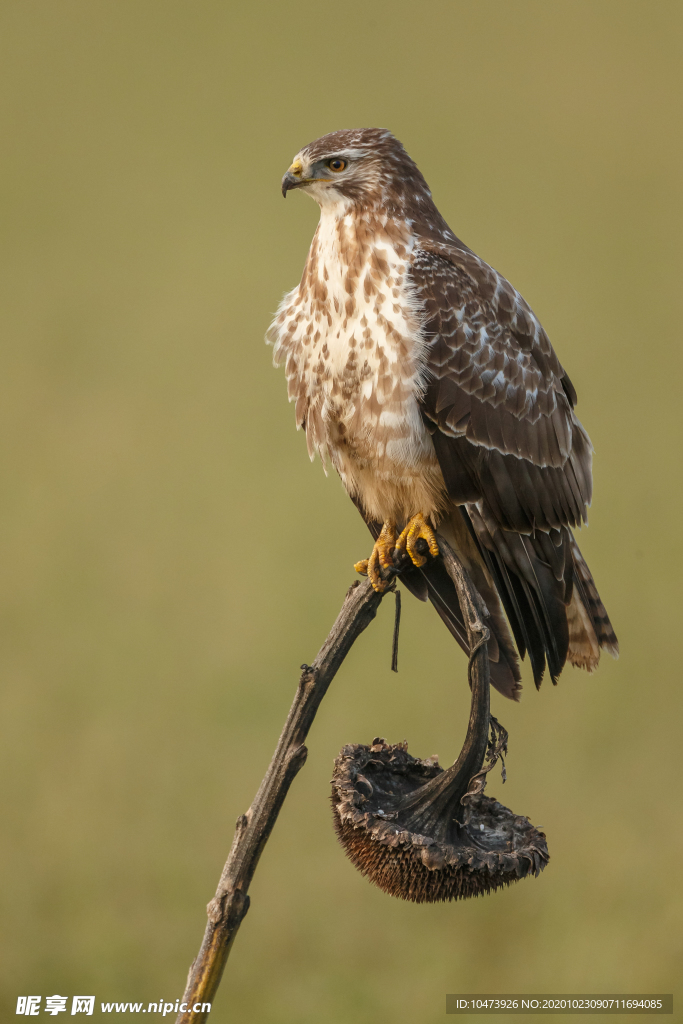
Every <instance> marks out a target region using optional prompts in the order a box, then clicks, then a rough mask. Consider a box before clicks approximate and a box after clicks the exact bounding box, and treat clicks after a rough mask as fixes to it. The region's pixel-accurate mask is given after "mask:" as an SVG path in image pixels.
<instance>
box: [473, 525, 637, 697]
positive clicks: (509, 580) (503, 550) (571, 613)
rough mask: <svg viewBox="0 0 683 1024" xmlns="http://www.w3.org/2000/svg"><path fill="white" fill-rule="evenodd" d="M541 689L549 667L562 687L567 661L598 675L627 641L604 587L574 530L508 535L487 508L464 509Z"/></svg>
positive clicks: (552, 676) (519, 646)
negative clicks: (603, 660) (620, 638)
mask: <svg viewBox="0 0 683 1024" xmlns="http://www.w3.org/2000/svg"><path fill="white" fill-rule="evenodd" d="M460 512H461V515H462V517H463V519H464V521H465V523H466V525H467V527H468V530H469V533H470V536H471V537H472V538H473V539H474V540H475V541H476V543H477V545H478V548H479V551H480V552H481V556H482V558H483V560H484V563H485V565H486V568H487V570H488V572H489V575H490V577H491V579H492V580H493V582H494V583H495V586H496V590H497V591H498V594H499V596H500V600H501V602H502V605H503V607H504V608H505V613H506V615H507V618H508V621H509V623H510V626H511V627H512V631H513V633H514V636H515V640H516V643H517V648H518V650H519V653H520V655H521V657H522V658H523V657H524V655H525V653H526V652H528V653H529V661H530V662H531V668H532V672H533V675H534V682H535V683H536V687H537V688H538V687H539V686H540V685H541V681H542V679H543V675H544V673H545V667H546V664H547V666H548V669H549V671H550V676H551V678H552V681H553V683H556V682H557V680H558V678H559V675H560V673H561V672H562V669H563V668H564V665H565V663H566V662H567V661H569V663H570V664H571V665H576V666H578V667H579V668H584V669H586V670H587V671H589V672H593V671H595V669H596V668H597V666H598V662H599V660H600V651H601V650H602V649H604V650H606V651H607V652H608V653H609V654H611V655H612V656H613V657H615V658H616V657H618V655H619V644H618V642H617V638H616V636H615V633H614V630H613V628H612V624H611V622H610V620H609V616H608V615H607V611H606V610H605V606H604V605H603V603H602V601H601V600H600V595H599V594H598V591H597V587H596V586H595V582H594V580H593V577H592V575H591V573H590V570H589V568H588V566H587V565H586V563H585V561H584V559H583V556H582V554H581V552H580V551H579V547H578V544H577V543H576V541H575V539H574V536H573V534H572V532H571V530H570V529H569V528H568V527H563V528H562V529H556V530H551V531H550V532H549V533H544V532H542V531H540V530H539V531H536V533H535V534H533V535H530V536H526V535H523V534H518V533H511V532H509V531H507V530H501V529H500V527H499V526H498V525H497V523H496V522H495V521H494V520H493V518H492V517H490V516H489V515H487V511H486V508H485V506H482V507H476V506H474V505H468V506H466V507H465V506H461V507H460Z"/></svg>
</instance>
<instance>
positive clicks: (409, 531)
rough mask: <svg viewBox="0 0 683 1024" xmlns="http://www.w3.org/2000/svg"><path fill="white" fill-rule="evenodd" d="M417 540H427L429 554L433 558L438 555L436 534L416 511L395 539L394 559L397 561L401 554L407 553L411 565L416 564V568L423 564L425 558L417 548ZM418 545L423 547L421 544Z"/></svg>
mask: <svg viewBox="0 0 683 1024" xmlns="http://www.w3.org/2000/svg"><path fill="white" fill-rule="evenodd" d="M419 540H424V541H426V542H427V547H428V548H429V554H430V555H432V556H433V557H434V558H436V557H437V556H438V554H439V545H438V544H437V542H436V535H435V533H434V531H433V530H432V528H431V526H430V525H429V523H428V522H427V520H426V519H425V517H424V516H423V515H422V513H421V512H418V513H417V515H416V516H413V517H412V518H411V519H410V520H409V522H408V525H407V526H406V528H405V529H404V530H403V532H402V534H401V536H400V537H399V538H398V540H397V541H396V549H395V551H394V559H395V560H396V561H397V562H398V561H399V559H400V558H401V556H402V555H404V554H406V553H407V554H408V555H409V557H410V560H411V562H412V563H413V565H416V566H417V567H418V568H419V567H420V566H421V565H424V564H425V563H426V561H427V559H426V558H425V556H424V554H421V553H420V551H419V550H418V548H417V542H418V541H419ZM420 547H421V548H423V549H424V545H423V544H421V545H420ZM425 550H426V549H425Z"/></svg>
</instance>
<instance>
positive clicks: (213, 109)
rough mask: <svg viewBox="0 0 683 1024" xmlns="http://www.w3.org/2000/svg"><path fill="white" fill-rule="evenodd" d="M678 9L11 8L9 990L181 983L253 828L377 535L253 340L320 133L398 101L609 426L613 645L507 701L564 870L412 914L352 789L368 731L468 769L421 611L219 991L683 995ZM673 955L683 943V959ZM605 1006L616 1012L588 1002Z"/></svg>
mask: <svg viewBox="0 0 683 1024" xmlns="http://www.w3.org/2000/svg"><path fill="white" fill-rule="evenodd" d="M682 13H683V9H682V8H681V5H680V3H678V2H668V0H658V2H656V3H652V2H646V0H642V2H633V0H553V2H551V3H549V2H547V0H509V2H504V0H496V2H494V0H483V2H477V3H474V2H463V0H453V2H448V3H445V2H431V0H428V2H425V3H422V4H415V3H408V2H406V0H400V2H396V0H394V2H392V3H380V2H372V3H361V2H358V0H350V2H346V3H344V4H333V3H329V2H323V3H318V4H316V5H312V4H311V3H309V2H306V3H305V2H302V0H292V2H290V3H286V4H272V3H263V2H253V0H252V2H251V3H250V4H249V5H246V6H245V5H241V4H240V5H238V4H236V3H234V2H232V3H226V2H220V0H195V2H192V3H190V2H179V0H163V2H162V0H116V2H112V0H110V2H105V0H59V2H58V3H55V0H13V2H12V0H4V2H3V3H2V4H1V6H0V76H1V78H2V137H3V147H2V148H3V154H2V175H3V184H2V190H1V204H2V243H1V245H2V274H1V276H0V290H1V292H2V297H1V302H0V308H1V311H2V312H1V314H0V315H1V322H2V328H1V330H2V357H1V358H2V374H1V376H2V385H1V388H2V402H1V411H0V415H1V417H2V429H1V430H0V436H1V438H2V441H1V448H2V471H1V479H2V491H3V498H2V502H1V503H0V565H1V566H2V573H1V578H2V582H1V584H0V610H1V623H2V639H1V642H0V651H1V659H2V700H1V713H0V721H1V729H2V740H1V743H0V763H1V766H2V780H1V792H2V822H3V828H2V833H3V835H2V840H1V854H0V906H1V920H2V925H1V940H0V977H1V980H2V988H3V990H4V994H5V995H4V998H5V1000H6V1003H5V1005H6V1011H4V1012H5V1013H6V1014H7V1019H9V1018H10V1017H11V1019H15V1018H14V1007H15V1001H16V997H17V995H20V994H32V993H42V994H43V995H49V994H52V993H54V992H57V993H60V994H66V995H73V994H90V993H95V994H96V995H97V998H98V1001H100V1000H121V1001H128V1000H143V1001H148V1000H155V999H159V998H164V999H169V1000H170V999H171V998H172V999H175V998H176V997H177V996H179V995H180V993H181V991H182V989H183V985H184V981H185V976H186V972H187V969H188V966H189V964H190V961H191V960H192V958H193V956H194V955H195V953H196V950H197V948H198V945H199V942H200V939H201V935H202V931H203V928H204V922H205V916H204V907H205V904H206V903H207V901H208V900H209V899H210V898H211V896H212V894H213V891H214V888H215V885H216V882H217V879H218V876H219V873H220V870H221V867H222V865H223V861H224V859H225V856H226V854H227V851H228V848H229V845H230V841H231V837H232V832H233V825H234V821H235V818H236V817H237V815H238V814H240V813H241V812H242V811H244V810H245V809H246V807H247V806H248V804H249V803H250V801H251V799H252V797H253V795H254V793H255V791H256V788H257V786H258V784H259V781H260V779H261V777H262V775H263V772H264V770H265V767H266V765H267V763H268V760H269V757H270V754H271V752H272V750H273V748H274V745H275V742H276V740H277V737H278V734H279V730H280V727H281V724H282V722H283V719H284V717H285V714H286V712H287V709H288V707H289V703H290V700H291V698H292V695H293V692H294V689H295V685H296V680H297V677H298V666H299V664H300V663H301V662H303V661H310V660H312V658H313V657H314V655H315V652H316V650H317V649H318V646H319V644H320V643H321V641H322V640H323V638H324V636H325V634H326V633H327V630H328V628H329V626H330V625H331V623H332V621H333V619H334V617H335V615H336V612H337V609H338V607H339V605H340V602H341V599H342V597H343V595H344V592H345V590H346V588H347V587H348V585H349V583H350V582H351V581H352V579H353V578H354V575H353V571H352V562H353V561H354V560H356V559H357V558H360V557H362V556H364V555H366V554H367V552H368V550H369V535H368V534H367V531H366V529H365V527H364V525H363V523H362V522H361V520H360V518H359V516H358V514H357V512H356V511H355V509H354V508H353V506H352V505H351V503H350V502H349V500H348V498H347V497H346V496H345V494H344V493H343V490H342V488H341V485H340V484H339V482H338V480H337V479H336V478H332V477H330V478H328V479H326V478H325V477H324V475H323V473H322V471H321V469H320V465H319V463H317V464H316V465H314V466H311V465H310V464H309V462H308V458H307V456H306V450H305V442H304V438H303V436H302V435H301V434H296V432H295V429H294V421H293V420H294V418H293V410H292V408H291V407H289V406H288V404H287V400H286V391H285V382H284V377H283V374H282V373H281V372H275V371H274V370H273V369H272V368H271V352H270V350H269V349H267V348H266V347H265V345H264V344H263V335H264V332H265V330H266V327H267V326H268V323H269V321H270V318H271V316H272V313H273V311H274V310H275V308H276V306H277V304H278V301H279V299H280V297H281V295H282V293H283V292H284V291H285V290H288V289H289V288H291V287H293V286H294V285H295V284H296V282H297V281H298V279H299V275H300V272H301V268H302V266H303V262H304V259H305V255H306V252H307V249H308V245H309V242H310V238H311V235H312V233H313V230H314V226H315V222H316V215H317V208H316V207H315V206H314V204H313V203H311V202H310V201H308V200H307V199H306V198H304V197H303V196H300V195H296V194H295V195H292V196H290V198H289V201H288V202H287V203H284V202H283V201H282V197H281V195H280V191H279V182H280V177H281V175H282V173H283V172H284V170H285V169H286V167H287V166H288V164H289V162H290V160H291V158H292V156H293V155H294V153H295V152H296V151H297V150H298V149H299V148H300V146H302V145H303V144H305V143H307V142H309V141H310V140H312V139H314V138H316V137H317V136H319V135H322V134H324V133H325V132H329V131H332V130H335V129H339V128H347V127H358V126H365V125H380V126H385V127H388V128H390V129H391V130H392V131H393V132H394V133H395V134H396V135H397V136H398V137H399V138H400V139H401V140H402V141H403V142H404V143H405V145H406V147H407V149H408V151H409V152H410V153H411V155H412V156H413V157H414V158H415V160H416V161H417V163H418V164H419V166H420V168H421V169H422V171H423V172H424V174H425V176H426V177H427V180H428V181H429V183H430V185H431V187H432V190H433V192H434V195H435V198H436V201H437V204H438V205H439V207H440V209H441V210H442V212H443V213H444V215H445V216H446V218H447V220H448V221H449V222H450V224H451V226H452V227H453V229H454V230H455V231H456V232H457V233H458V234H459V235H460V236H461V237H462V238H463V239H464V240H465V241H466V242H467V243H468V244H469V245H470V246H472V247H473V248H474V249H475V250H476V251H477V252H478V253H480V254H481V255H482V256H483V257H484V258H485V259H487V260H488V261H489V262H490V263H492V264H493V266H495V267H496V268H498V269H499V270H501V271H502V272H503V273H505V274H506V275H507V276H508V277H509V278H510V279H511V280H512V281H513V283H514V284H515V285H516V286H517V287H518V288H519V289H520V290H521V291H522V293H523V294H524V296H525V297H526V298H527V300H528V301H529V302H530V303H531V305H532V306H533V308H534V310H535V311H536V313H537V314H538V315H539V316H540V318H541V320H542V322H543V324H544V325H545V327H546V328H547V330H548V332H549V334H550V336H551V338H552V339H553V342H554V344H555V346H556V348H557V350H558V352H559V355H560V358H561V360H562V362H563V363H564V365H565V366H566V367H567V369H568V372H569V373H570V375H571V377H572V379H573V381H574V383H575V385H576V387H577V390H578V392H579V414H580V416H581V418H582V420H583V422H584V423H585V424H586V426H587V428H588V430H589V432H590V434H591V437H592V439H593V443H594V445H595V448H596V451H597V454H596V459H595V477H596V488H595V503H594V509H593V511H592V512H591V525H590V528H589V529H588V530H585V529H584V531H583V532H582V534H581V538H580V542H581V547H582V548H583V551H584V553H585V555H586V557H587V560H588V562H589V564H590V566H591V568H592V570H593V572H594V574H595V577H596V579H597V581H598V585H599V588H600V591H601V594H602V596H603V598H604V600H605V603H606V605H607V606H608V608H609V611H610V613H611V615H612V618H613V621H614V624H615V626H616V629H617V632H618V634H619V637H620V640H621V646H622V657H621V660H620V661H618V662H616V663H615V662H612V661H611V660H610V659H609V658H606V659H605V660H604V662H603V664H602V665H601V668H600V671H599V673H598V675H597V676H592V677H590V676H587V675H585V674H583V673H581V672H579V671H576V670H572V669H569V668H568V669H567V670H566V671H565V673H564V675H563V677H562V680H561V683H560V685H559V686H558V687H557V688H556V689H555V688H553V687H552V686H551V685H550V684H549V683H547V682H546V683H545V684H544V686H543V688H542V690H541V692H540V693H536V692H535V691H534V689H533V684H532V683H531V682H530V680H529V677H528V673H527V677H526V678H527V683H526V688H525V693H524V698H523V701H522V703H521V704H520V705H519V706H513V705H512V704H511V703H509V702H507V701H504V699H503V698H501V697H499V696H498V695H497V694H495V693H494V694H493V710H494V713H495V714H497V715H499V716H500V718H501V720H502V721H503V723H504V724H505V725H506V726H507V728H508V729H509V731H510V756H509V760H508V770H509V781H508V783H507V784H506V786H505V789H504V791H501V783H500V777H499V775H498V773H497V772H496V773H495V777H494V778H493V779H492V780H491V782H490V785H489V790H488V792H489V793H490V794H491V795H494V796H498V797H501V798H502V799H504V802H505V803H508V804H509V805H510V806H512V807H513V809H514V810H515V811H516V812H518V813H523V814H527V815H529V817H530V818H531V819H532V821H533V822H534V823H535V824H537V825H539V826H541V827H543V828H544V829H545V830H546V832H547V834H548V840H549V845H550V851H551V857H552V859H551V862H550V865H549V867H548V869H547V870H546V872H545V874H544V875H542V876H541V878H539V879H538V880H532V881H525V882H523V883H520V884H519V885H517V886H515V887H513V888H512V889H510V890H507V891H505V892H501V893H498V894H497V895H494V896H488V897H486V898H485V899H483V900H474V901H471V902H466V903H462V904H450V905H443V906H441V905H440V906H412V905H408V904H403V903H400V902H398V901H394V900H392V899H390V898H389V897H388V896H385V895H384V894H382V893H381V892H380V891H379V890H375V889H374V888H373V887H371V886H370V885H369V883H368V882H366V881H365V880H364V879H363V878H361V877H360V876H359V875H358V874H356V873H355V872H354V870H353V868H352V867H351V865H350V863H349V862H348V861H347V860H346V859H345V857H344V855H343V853H342V851H341V849H340V848H339V847H338V846H337V844H336V840H335V837H334V834H333V830H332V825H331V819H330V809H329V801H328V794H329V784H328V783H329V779H330V774H331V765H332V761H333V758H334V757H335V756H336V754H337V752H338V751H339V749H340V748H341V747H342V746H343V744H345V743H347V742H368V741H369V740H371V739H372V737H373V736H375V735H377V734H379V735H382V736H386V737H387V738H388V739H390V740H391V741H393V742H395V741H398V740H402V739H404V738H407V739H408V740H409V743H410V749H411V751H412V752H413V753H414V754H416V755H418V756H428V755H430V754H433V753H435V752H436V753H438V754H439V755H440V757H441V760H442V763H444V762H446V761H449V760H450V759H452V758H453V757H454V756H455V755H456V753H457V751H458V750H459V746H460V742H461V740H462V738H463V735H464V729H465V723H466V719H467V713H468V710H467V709H468V692H467V687H466V683H465V659H464V657H463V656H462V654H461V653H460V651H459V649H457V647H456V645H455V644H454V643H453V642H452V640H451V639H450V637H449V635H448V634H447V632H446V631H445V629H444V628H443V626H442V624H441V623H440V621H439V620H438V619H437V616H436V615H435V614H434V613H433V611H432V609H431V608H430V607H429V606H423V605H420V604H418V602H415V601H413V600H412V599H411V598H410V597H406V599H405V602H404V620H403V621H404V628H403V636H402V648H401V658H400V669H401V671H400V674H399V675H398V676H395V675H393V674H392V673H391V672H390V671H389V655H390V635H391V627H392V614H391V613H392V609H393V602H388V603H387V604H386V605H385V607H383V608H382V609H381V610H380V614H379V617H378V619H377V621H376V622H375V624H374V625H373V626H372V627H371V629H370V630H369V631H368V632H367V633H365V634H364V635H363V637H362V638H361V639H360V641H359V642H358V644H357V645H356V647H355V649H354V650H353V652H352V653H351V655H350V657H349V658H348V661H347V662H346V664H345V666H344V668H343V670H342V671H341V673H340V675H339V676H338V678H337V680H336V681H335V683H334V685H333V687H332V689H331V691H330V693H329V695H328V697H327V698H326V700H325V702H324V704H323V706H322V709H321V711H320V714H319V716H318V719H317V721H316V723H315V726H314V728H313V731H312V733H311V736H310V743H309V747H310V754H309V760H308V763H307V765H306V767H305V769H304V771H303V772H302V773H301V775H300V776H299V777H298V779H297V780H296V782H295V784H294V786H293V788H292V791H291V793H290V796H289V799H288V800H287V803H286V805H285V807H284V809H283V812H282V814H281V817H280V820H279V821H278V824H277V826H276V829H275V831H274V834H273V836H272V839H271V841H270V843H269V845H268V847H267V848H266V851H265V854H264V856H263V858H262V860H261V863H260V866H259V869H258V872H257V874H256V877H255V880H254V882H253V885H252V888H251V897H252V907H251V911H250V913H249V915H248V917H247V918H246V920H245V923H244V925H243V927H242V930H241V931H240V934H239V936H238V939H237V941H236V944H235V947H234V951H233V954H232V957H231V959H230V962H229V966H228V969H227V971H226V974H225V978H224V981H223V984H222V987H221V991H220V994H219V997H218V999H217V1001H216V1004H215V1010H214V1011H213V1013H212V1015H211V1019H212V1020H214V1021H216V1022H220V1021H228V1020H230V1021H250V1022H253V1024H290V1022H291V1024H294V1022H296V1024H309V1022H310V1024H313V1022H316V1024H318V1022H321V1021H324V1022H326V1024H328V1022H329V1024H346V1022H348V1021H351V1020H353V1021H354V1022H357V1024H365V1022H368V1024H369V1022H371V1021H373V1022H374V1021H376V1020H377V1019H384V1020H387V1019H390V1020H406V1021H415V1022H420V1024H423V1022H424V1024H431V1022H434V1021H438V1020H441V1019H442V1017H443V1016H444V1005H445V1000H444V996H445V993H446V992H457V991H461V992H483V991H491V990H493V991H494V992H530V991H540V992H545V993H552V992H620V991H630V992H671V991H673V990H675V985H676V983H677V979H676V971H677V970H678V969H680V964H681V962H683V949H682V943H681V935H682V932H683V929H682V928H681V889H680V876H681V871H680V861H681V856H682V854H683V850H682V849H681V839H682V829H681V823H680V816H679V813H678V808H679V806H680V804H679V800H680V788H679V776H680V761H679V759H678V751H679V743H680V741H679V734H680V724H679V723H680V717H679V716H680V711H681V680H680V655H679V651H678V648H679V641H680V633H681V620H680V601H679V598H680V586H681V564H682V562H681V556H682V552H681V531H680V526H679V522H680V504H681V483H680V450H681V443H682V441H683V438H681V427H680V424H681V414H680V406H679V393H680V380H681V369H682V367H681V356H680V350H681V339H680V309H679V305H680V280H681V261H680V254H681V248H680V238H681V228H682V225H681V218H680V212H681V210H680V204H679V192H678V185H679V178H680V173H681V159H680V158H681V148H682V147H681V137H680V104H679V102H678V100H679V97H680V89H681V84H682V75H681V66H682V64H681V60H682V55H681V40H682V38H683V35H682V32H681V30H682V28H683V25H682V21H683V18H682V17H681V15H682ZM676 965H678V968H677V966H676ZM595 1019H597V1018H595Z"/></svg>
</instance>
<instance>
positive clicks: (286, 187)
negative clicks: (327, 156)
mask: <svg viewBox="0 0 683 1024" xmlns="http://www.w3.org/2000/svg"><path fill="white" fill-rule="evenodd" d="M306 184H307V181H306V180H303V181H302V179H301V171H299V176H298V177H297V176H296V175H294V174H292V172H291V170H290V171H287V173H286V174H285V176H284V178H283V179H282V195H283V196H284V198H285V199H286V198H287V193H288V192H289V191H290V189H293V188H299V186H300V185H306Z"/></svg>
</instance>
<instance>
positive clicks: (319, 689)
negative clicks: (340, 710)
mask: <svg viewBox="0 0 683 1024" xmlns="http://www.w3.org/2000/svg"><path fill="white" fill-rule="evenodd" d="M381 600H382V595H381V594H377V593H375V591H374V590H373V589H372V586H371V584H370V582H369V580H363V582H362V583H360V582H358V583H354V584H353V586H352V587H351V588H350V590H349V592H348V593H347V595H346V598H345V600H344V604H343V605H342V608H341V611H340V613H339V615H338V616H337V621H336V622H335V624H334V626H333V627H332V629H331V631H330V633H329V636H328V637H327V640H326V641H325V643H324V644H323V646H322V647H321V648H320V651H319V652H318V655H317V657H316V659H315V661H314V662H313V664H312V665H303V666H302V669H303V671H302V673H301V678H300V680H299V686H298V689H297V692H296V696H295V698H294V702H293V704H292V706H291V708H290V711H289V715H288V716H287V721H286V723H285V727H284V729H283V730H282V735H281V736H280V741H279V743H278V745H277V749H276V751H275V753H274V754H273V758H272V760H271V762H270V765H269V766H268V771H267V772H266V775H265V778H264V779H263V782H262V783H261V786H260V788H259V791H258V793H257V794H256V797H255V799H254V802H253V803H252V805H251V807H250V808H249V810H248V811H247V813H246V814H242V815H240V817H239V818H238V819H237V826H236V828H235V836H234V839H233V841H232V848H231V850H230V854H229V855H228V859H227V861H226V863H225V867H224V868H223V873H222V874H221V878H220V881H219V883H218V888H217V889H216V895H215V896H214V898H213V899H212V900H211V902H210V903H209V905H208V907H207V914H208V918H209V920H208V922H207V925H206V930H205V932H204V939H203V941H202V945H201V948H200V950H199V953H198V954H197V957H196V959H195V960H194V962H193V964H192V966H191V968H190V972H189V974H188V978H187V985H186V987H185V992H184V994H183V998H182V1003H183V1004H185V1005H186V1006H188V1007H189V1009H188V1010H186V1011H185V1012H181V1013H179V1015H178V1017H177V1018H176V1024H201V1022H203V1021H205V1020H206V1017H207V1013H206V1012H203V1011H202V1010H201V1009H200V1010H198V1011H197V1012H194V1011H193V1009H192V1007H193V1006H195V1005H197V1004H203V1003H212V1002H213V999H214V996H215V995H216V992H217V990H218V986H219V984H220V980H221V976H222V974H223V970H224V968H225V964H226V961H227V959H228V956H229V954H230V949H231V946H232V943H233V941H234V939H235V935H236V934H237V930H238V929H239V926H240V925H241V923H242V921H243V920H244V917H245V915H246V913H247V910H248V909H249V896H248V895H247V890H248V889H249V885H250V883H251V880H252V877H253V875H254V871H255V870H256V865H257V864H258V860H259V857H260V856H261V853H262V852H263V847H264V846H265V845H266V843H267V841H268V838H269V836H270V833H271V832H272V829H273V825H274V824H275V821H276V819H277V816H278V814H279V813H280V808H281V807H282V804H283V801H284V799H285V797H286V796H287V792H288V790H289V787H290V785H291V783H292V780H293V779H294V777H295V775H296V774H297V772H298V771H299V769H300V768H302V767H303V765H304V763H305V761H306V755H307V753H308V751H307V749H306V747H305V746H304V742H305V740H306V736H307V735H308V730H309V729H310V727H311V725H312V724H313V719H314V718H315V715H316V712H317V710H318V708H319V706H320V702H321V701H322V699H323V697H324V696H325V694H326V692H327V689H328V687H329V685H330V683H331V682H332V680H333V679H334V676H335V675H336V673H337V670H338V669H339V667H340V666H341V664H342V662H343V660H344V658H345V657H346V655H347V654H348V653H349V651H350V650H351V647H352V646H353V644H354V643H355V641H356V640H357V639H358V637H359V636H360V634H361V633H362V632H363V630H364V629H365V628H366V626H368V625H369V624H370V623H371V622H372V620H373V619H374V617H375V615H376V613H377V609H378V607H379V605H380V602H381Z"/></svg>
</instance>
